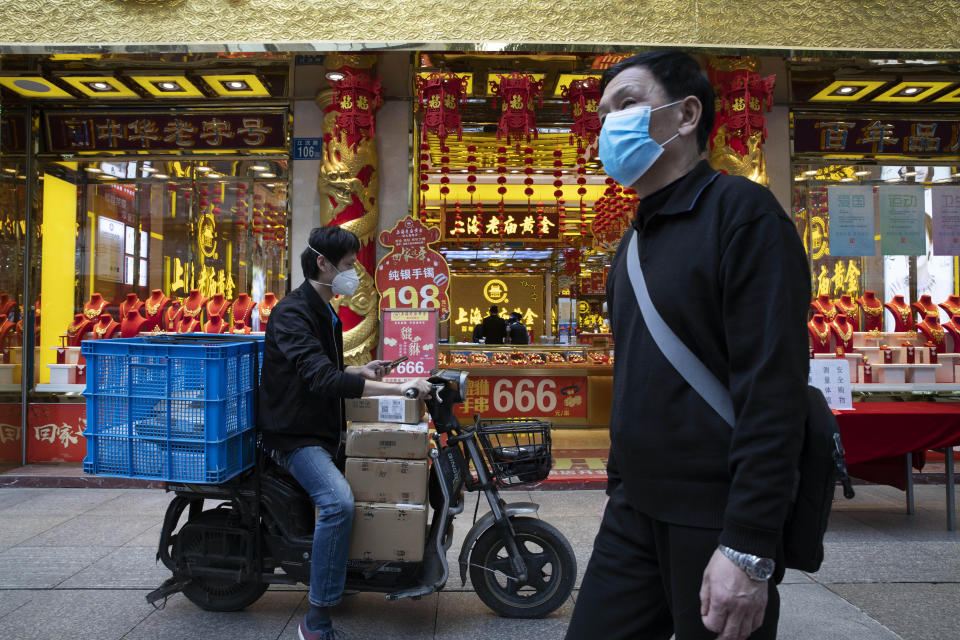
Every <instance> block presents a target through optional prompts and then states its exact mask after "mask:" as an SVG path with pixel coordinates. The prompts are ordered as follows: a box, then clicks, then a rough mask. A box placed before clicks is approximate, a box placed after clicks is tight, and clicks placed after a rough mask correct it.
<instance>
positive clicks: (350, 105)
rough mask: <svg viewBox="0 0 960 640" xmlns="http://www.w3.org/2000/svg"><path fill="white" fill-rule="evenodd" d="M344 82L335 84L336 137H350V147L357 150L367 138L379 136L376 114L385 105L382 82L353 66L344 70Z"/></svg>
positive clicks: (332, 105) (333, 104) (348, 141)
mask: <svg viewBox="0 0 960 640" xmlns="http://www.w3.org/2000/svg"><path fill="white" fill-rule="evenodd" d="M340 71H341V72H343V74H344V77H343V80H338V81H336V82H335V83H334V85H333V103H332V104H331V108H332V109H334V110H335V111H337V119H336V123H335V127H336V128H335V131H336V135H337V136H338V137H339V136H340V135H341V133H345V134H346V136H347V144H348V145H349V146H351V147H353V148H354V150H356V148H357V147H358V146H359V145H360V142H361V141H363V139H364V138H373V136H374V134H375V133H376V126H375V125H376V115H377V111H378V110H379V109H380V105H381V104H382V103H383V98H382V96H381V89H380V80H379V79H374V78H373V77H371V76H370V74H369V73H367V72H366V71H358V70H356V69H352V68H350V67H344V68H342V69H340Z"/></svg>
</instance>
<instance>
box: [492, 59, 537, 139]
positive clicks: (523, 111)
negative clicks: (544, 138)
mask: <svg viewBox="0 0 960 640" xmlns="http://www.w3.org/2000/svg"><path fill="white" fill-rule="evenodd" d="M497 77H498V78H499V81H497V80H491V81H490V92H491V93H492V94H493V96H494V98H493V108H494V109H496V108H497V101H498V99H499V104H500V119H499V120H498V122H497V139H498V140H499V139H500V138H502V137H504V136H506V138H507V144H510V140H511V138H516V140H517V143H518V144H519V140H520V138H521V137H524V138H526V140H527V142H529V141H530V136H531V135H532V136H533V137H534V138H536V137H538V136H537V112H536V109H537V108H538V107H541V108H542V107H543V80H534V79H533V76H531V75H529V74H526V73H508V74H504V75H498V76H497Z"/></svg>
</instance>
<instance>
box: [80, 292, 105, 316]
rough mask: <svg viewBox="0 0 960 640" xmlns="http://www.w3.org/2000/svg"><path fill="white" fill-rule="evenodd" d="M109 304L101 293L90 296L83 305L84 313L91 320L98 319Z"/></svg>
mask: <svg viewBox="0 0 960 640" xmlns="http://www.w3.org/2000/svg"><path fill="white" fill-rule="evenodd" d="M105 306H107V301H106V300H104V299H103V296H101V295H100V294H99V293H95V294H93V295H92V296H90V300H89V301H88V302H86V303H84V305H83V315H84V317H86V318H87V320H90V321H96V319H97V318H99V317H100V314H102V313H103V308H104V307H105Z"/></svg>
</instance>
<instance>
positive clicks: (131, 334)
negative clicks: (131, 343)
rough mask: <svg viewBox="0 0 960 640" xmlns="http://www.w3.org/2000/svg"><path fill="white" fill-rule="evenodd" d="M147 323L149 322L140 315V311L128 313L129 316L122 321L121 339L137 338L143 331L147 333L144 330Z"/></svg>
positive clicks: (134, 310) (135, 310)
mask: <svg viewBox="0 0 960 640" xmlns="http://www.w3.org/2000/svg"><path fill="white" fill-rule="evenodd" d="M147 322H148V320H147V319H146V318H144V317H143V316H142V315H140V311H139V310H138V309H133V310H131V311H127V315H125V316H123V319H122V320H121V321H120V337H121V338H135V337H136V336H137V335H139V333H140V332H141V331H147V329H144V325H146V324H147Z"/></svg>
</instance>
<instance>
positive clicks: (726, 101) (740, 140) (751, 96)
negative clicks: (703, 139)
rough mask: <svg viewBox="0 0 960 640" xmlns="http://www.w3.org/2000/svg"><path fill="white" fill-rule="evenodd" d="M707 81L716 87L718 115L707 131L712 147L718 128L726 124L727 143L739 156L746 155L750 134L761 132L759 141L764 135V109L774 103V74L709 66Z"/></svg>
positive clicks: (765, 128) (763, 139)
mask: <svg viewBox="0 0 960 640" xmlns="http://www.w3.org/2000/svg"><path fill="white" fill-rule="evenodd" d="M709 72H710V82H711V83H712V84H713V85H714V86H715V87H718V90H717V115H716V122H715V124H714V127H713V132H711V134H710V143H711V148H712V146H713V140H714V138H715V137H716V135H717V131H718V130H719V129H720V128H721V127H724V126H725V127H726V133H727V145H728V146H729V147H730V148H731V149H733V150H734V151H736V152H737V153H739V154H740V155H741V156H745V155H747V154H748V153H749V152H750V150H749V140H750V136H751V135H752V134H754V133H755V132H760V143H761V144H762V143H763V142H764V141H765V140H766V138H767V125H766V121H767V119H766V117H764V115H763V114H764V112H766V111H769V110H770V107H771V106H772V105H773V85H774V83H775V81H776V76H773V75H770V76H766V77H763V76H761V75H760V74H759V73H754V72H753V71H750V70H749V69H743V68H739V69H732V70H730V71H724V70H719V69H717V68H715V67H713V66H710V67H709Z"/></svg>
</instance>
